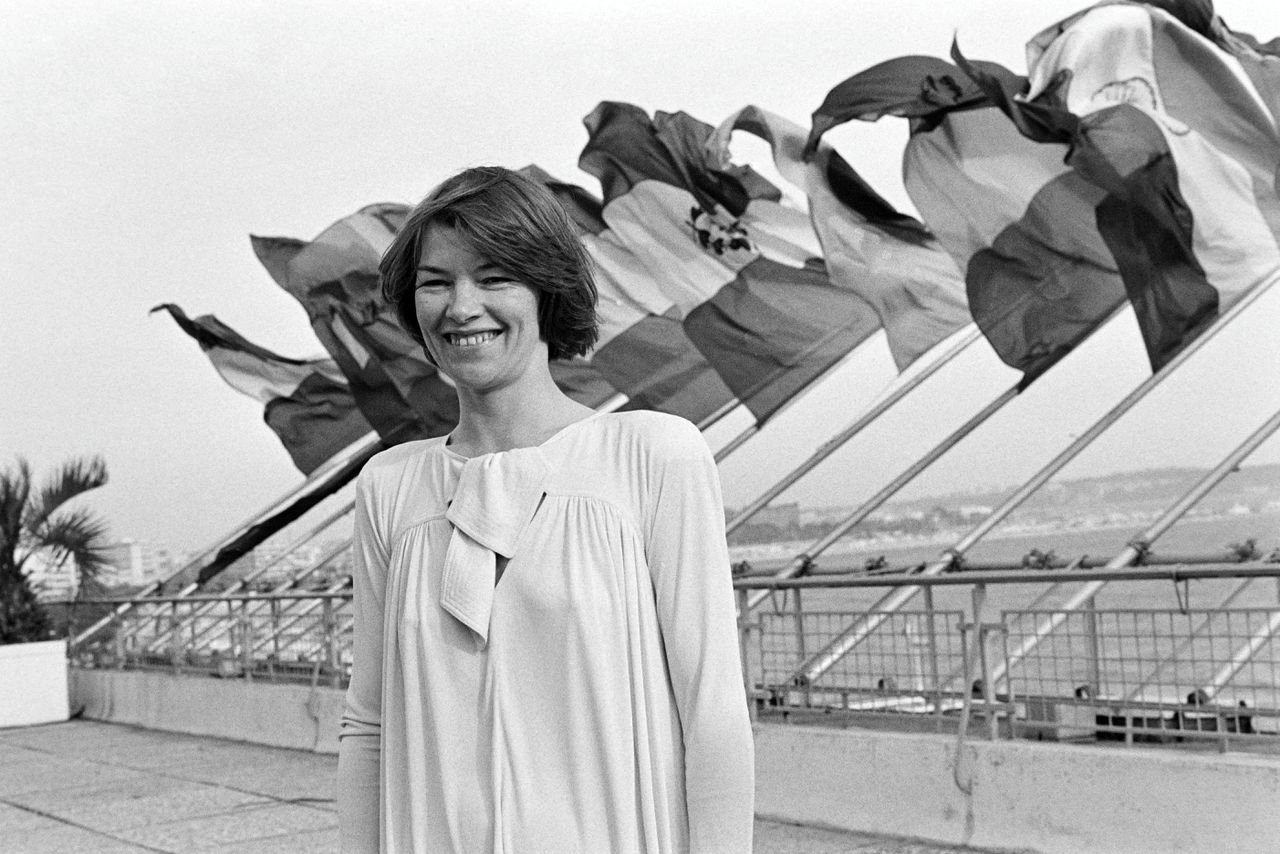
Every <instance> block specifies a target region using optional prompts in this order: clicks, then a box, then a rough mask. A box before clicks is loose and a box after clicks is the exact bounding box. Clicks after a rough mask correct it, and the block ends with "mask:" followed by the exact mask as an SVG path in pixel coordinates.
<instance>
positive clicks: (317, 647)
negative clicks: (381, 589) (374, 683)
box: [74, 593, 352, 687]
mask: <svg viewBox="0 0 1280 854" xmlns="http://www.w3.org/2000/svg"><path fill="white" fill-rule="evenodd" d="M351 622H352V617H351V597H350V594H342V593H326V594H285V595H260V594H249V595H243V596H224V597H199V598H196V597H191V598H188V599H185V600H184V599H183V598H179V597H172V598H169V599H166V600H162V601H154V602H141V601H140V602H139V603H138V604H137V605H136V606H135V607H134V608H132V609H130V610H129V611H128V612H126V613H124V614H122V615H120V616H119V617H118V618H117V619H116V621H115V623H114V624H113V625H112V627H111V631H108V632H103V633H101V634H100V635H99V636H97V637H95V638H94V639H93V640H92V641H89V642H86V643H82V644H80V645H79V646H77V647H76V649H75V650H74V657H75V660H76V663H77V664H79V665H80V666H82V667H96V668H118V669H165V670H173V671H178V672H187V673H193V672H203V673H207V674H208V675H210V676H217V677H222V678H245V679H265V680H269V681H309V682H313V683H322V684H327V685H334V686H338V687H341V686H344V685H345V684H346V682H347V679H348V677H349V675H350V668H351V634H352V633H351Z"/></svg>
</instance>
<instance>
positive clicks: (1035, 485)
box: [794, 276, 1280, 681]
mask: <svg viewBox="0 0 1280 854" xmlns="http://www.w3.org/2000/svg"><path fill="white" fill-rule="evenodd" d="M1277 281H1280V276H1277V277H1275V278H1272V279H1270V280H1268V281H1266V282H1263V283H1262V284H1260V285H1256V286H1255V287H1254V288H1253V290H1251V291H1249V292H1248V293H1246V294H1245V295H1244V296H1242V297H1241V298H1240V299H1238V300H1237V301H1236V302H1235V304H1234V305H1232V306H1231V307H1230V308H1229V309H1227V310H1226V311H1225V312H1223V313H1222V315H1221V316H1219V317H1218V319H1217V320H1216V321H1214V323H1213V324H1212V325H1211V326H1210V327H1209V328H1207V329H1205V330H1204V331H1203V332H1201V333H1200V334H1199V335H1198V336H1197V337H1196V338H1194V339H1192V340H1191V341H1189V342H1187V344H1186V345H1184V346H1183V348H1182V349H1181V350H1179V351H1178V353H1177V355H1175V356H1174V357H1173V358H1172V359H1170V360H1169V361H1168V362H1167V363H1165V365H1164V367H1162V368H1161V369H1160V370H1159V371H1156V372H1155V373H1154V374H1152V375H1151V376H1149V377H1147V378H1146V379H1145V380H1143V381H1142V382H1141V383H1139V384H1138V386H1137V387H1136V388H1135V389H1134V390H1133V391H1131V392H1129V394H1127V395H1126V396H1125V397H1124V399H1123V400H1121V401H1120V402H1119V403H1117V404H1116V405H1115V406H1114V407H1112V409H1111V410H1110V411H1109V412H1107V414H1105V415H1103V416H1102V417H1101V418H1099V419H1098V420H1097V421H1096V422H1094V424H1093V425H1092V426H1091V427H1089V429H1088V430H1086V431H1084V432H1083V433H1081V434H1080V436H1079V437H1078V438H1076V439H1075V440H1074V441H1072V442H1071V444H1070V445H1068V446H1067V447H1066V448H1065V449H1064V450H1063V451H1062V452H1061V453H1059V454H1058V455H1057V456H1056V457H1054V458H1053V459H1052V460H1050V461H1049V463H1048V464H1047V465H1046V466H1045V467H1044V468H1042V469H1041V470H1040V471H1039V472H1037V473H1036V474H1035V475H1034V476H1032V478H1031V479H1030V480H1028V481H1027V482H1026V483H1024V484H1023V485H1022V486H1021V487H1019V488H1018V489H1017V490H1016V491H1015V492H1014V493H1013V494H1012V495H1010V496H1009V497H1008V498H1006V499H1005V500H1004V502H1003V503H1002V504H1001V505H1000V506H999V507H998V508H996V509H995V510H994V511H992V513H991V515H990V516H988V517H987V518H986V519H984V520H983V521H982V522H981V523H979V524H978V526H977V527H975V528H974V529H973V530H972V531H970V532H969V533H968V534H967V535H966V536H965V537H964V538H963V539H961V540H960V542H958V543H957V544H956V545H954V546H952V547H951V548H950V549H948V550H947V551H945V552H943V555H942V557H941V558H940V559H938V560H936V561H934V562H933V563H931V564H929V565H928V566H927V567H925V569H924V570H923V572H922V573H921V574H922V575H937V574H939V573H941V572H943V571H945V570H946V569H947V567H949V566H950V565H951V564H952V563H953V562H954V561H955V559H956V557H957V556H960V555H963V554H964V553H965V552H966V551H967V550H968V549H970V548H972V547H973V545H974V544H975V543H977V542H978V541H979V540H981V539H982V538H983V537H984V536H986V535H987V534H988V533H989V532H990V531H991V530H992V529H993V528H995V527H996V526H997V525H998V524H1000V523H1001V522H1002V521H1004V519H1005V517H1006V516H1008V515H1009V514H1010V513H1012V512H1013V511H1014V510H1015V509H1017V508H1018V506H1019V505H1021V504H1022V502H1023V501H1025V500H1026V499H1027V498H1028V497H1029V496H1030V495H1031V494H1032V493H1033V492H1035V491H1036V490H1037V489H1039V488H1040V487H1041V486H1043V485H1044V484H1045V483H1046V482H1047V481H1048V480H1049V479H1050V478H1051V477H1053V476H1054V475H1055V474H1057V473H1058V472H1059V471H1060V470H1061V469H1062V468H1063V467H1064V466H1066V464H1067V463H1069V462H1070V461H1071V460H1072V459H1074V458H1075V457H1076V456H1077V455H1079V453H1080V452H1081V451H1083V450H1084V449H1085V448H1086V447H1088V446H1089V445H1090V444H1092V443H1093V441H1094V440H1095V439H1097V438H1098V437H1099V436H1100V435H1102V434H1103V433H1104V432H1106V431H1107V429H1109V428H1110V427H1111V426H1112V425H1113V424H1115V422H1116V421H1119V420H1120V418H1121V417H1122V416H1123V415H1124V414H1125V413H1127V412H1128V411H1129V410H1130V409H1132V408H1133V407H1134V406H1136V405H1137V403H1138V402H1139V401H1140V400H1142V399H1143V398H1144V397H1146V396H1147V395H1148V394H1149V393H1150V392H1151V391H1152V390H1153V389H1154V388H1155V387H1156V386H1158V385H1159V384H1160V383H1161V382H1163V381H1164V380H1165V379H1167V378H1168V377H1170V376H1172V375H1173V373H1174V372H1175V371H1177V370H1178V368H1180V367H1182V365H1183V364H1184V363H1185V362H1186V361H1187V360H1188V359H1190V358H1191V357H1192V356H1193V355H1195V354H1196V353H1197V352H1199V351H1200V348H1202V347H1203V346H1204V345H1205V344H1207V343H1208V342H1209V341H1210V340H1212V339H1213V338H1214V336H1216V335H1217V334H1218V333H1219V332H1221V331H1222V330H1223V329H1225V328H1226V327H1227V325H1228V324H1229V323H1230V322H1231V321H1232V320H1234V319H1235V318H1236V317H1237V316H1239V314H1240V313H1241V312H1243V311H1244V310H1245V308H1247V307H1248V306H1250V305H1252V304H1253V303H1254V302H1256V301H1257V300H1258V298H1259V297H1261V296H1262V295H1263V294H1264V293H1266V291H1267V290H1268V289H1270V288H1271V287H1272V286H1273V285H1274V284H1275V283H1276V282H1277ZM1277 427H1280V413H1277V414H1276V415H1275V416H1273V417H1272V419H1271V420H1270V421H1268V422H1267V424H1266V425H1264V427H1263V428H1260V430H1259V431H1258V433H1255V434H1254V436H1253V437H1250V440H1249V441H1246V443H1245V444H1244V445H1242V446H1241V447H1240V448H1239V449H1237V451H1236V452H1234V453H1233V454H1232V455H1231V456H1230V457H1228V460H1229V461H1231V464H1230V465H1225V463H1224V466H1225V467H1224V466H1219V467H1218V468H1216V469H1214V471H1213V472H1211V473H1210V475H1209V477H1207V478H1206V479H1205V481H1209V480H1210V478H1212V482H1211V483H1204V482H1202V483H1204V488H1203V491H1200V487H1199V486H1198V487H1197V488H1196V489H1193V490H1192V491H1191V492H1190V493H1188V494H1187V496H1185V497H1184V498H1183V499H1182V500H1181V501H1179V502H1178V503H1177V504H1176V505H1175V506H1174V507H1173V508H1171V509H1170V511H1168V513H1166V516H1165V517H1162V518H1161V520H1159V521H1158V522H1157V523H1156V524H1155V525H1153V526H1152V528H1151V530H1153V531H1156V534H1155V536H1158V535H1159V534H1160V533H1163V532H1164V531H1165V530H1166V529H1167V528H1168V527H1169V526H1170V525H1172V524H1173V522H1174V521H1176V520H1177V519H1178V517H1180V516H1181V515H1182V514H1183V513H1185V512H1186V511H1187V509H1188V508H1190V507H1191V506H1192V505H1193V504H1195V502H1196V501H1198V500H1199V499H1200V497H1201V496H1202V495H1203V493H1204V492H1208V490H1209V489H1210V488H1211V487H1212V486H1213V485H1214V484H1216V483H1217V482H1218V481H1219V480H1221V479H1222V478H1224V477H1226V475H1227V474H1228V473H1229V472H1230V471H1231V469H1232V468H1234V467H1235V463H1236V462H1239V460H1240V459H1243V458H1244V457H1245V456H1248V454H1249V452H1251V451H1252V450H1253V449H1254V448H1255V447H1257V445H1259V444H1261V443H1262V441H1263V440H1265V438H1266V437H1267V436H1269V435H1270V434H1271V433H1272V432H1274V431H1275V430H1276V428H1277ZM1255 437H1256V442H1255V441H1253V440H1254V438H1255ZM1162 523H1163V524H1162ZM1154 538H1155V537H1154V536H1150V537H1146V538H1144V540H1145V542H1147V543H1149V542H1150V541H1151V540H1152V539H1154ZM1141 553H1142V552H1141V549H1139V548H1136V547H1134V546H1133V545H1130V546H1129V547H1128V548H1126V549H1125V550H1124V551H1123V552H1121V553H1120V554H1119V555H1117V556H1116V557H1115V558H1114V559H1112V560H1111V561H1109V562H1108V563H1107V568H1109V569H1110V568H1115V567H1113V565H1115V566H1116V567H1119V566H1128V565H1129V564H1130V563H1131V562H1133V561H1134V560H1137V558H1138V556H1139V555H1140V554H1141ZM1088 586H1091V585H1086V587H1088ZM919 589H920V588H919V587H904V588H900V589H899V590H897V591H896V592H895V593H893V594H891V595H889V596H886V597H885V598H884V599H883V600H881V602H880V603H877V604H876V605H875V606H874V607H875V608H876V609H877V610H879V609H882V608H883V610H897V609H898V608H900V607H902V605H903V604H904V603H905V602H907V601H908V600H910V599H911V597H913V596H914V595H915V594H916V593H917V592H918V591H919ZM1096 592H1097V591H1096V590H1093V591H1090V592H1087V593H1083V595H1081V594H1077V595H1076V596H1075V597H1072V600H1071V601H1072V603H1073V604H1070V605H1067V606H1064V609H1063V610H1071V609H1073V608H1078V607H1079V606H1080V603H1081V602H1083V601H1084V600H1085V599H1087V598H1088V597H1089V596H1091V595H1093V593H1096ZM1063 619H1064V617H1063V616H1062V615H1061V614H1058V615H1055V617H1052V618H1050V619H1049V620H1047V621H1046V623H1045V624H1042V626H1041V629H1043V630H1044V631H1043V632H1042V631H1040V630H1037V633H1036V636H1033V637H1031V638H1028V639H1027V640H1026V641H1024V642H1023V644H1022V645H1021V646H1020V647H1019V648H1018V649H1017V650H1015V651H1014V652H1012V653H1010V656H1009V661H1008V662H1007V663H1006V665H1012V664H1014V663H1016V662H1017V661H1019V660H1020V659H1021V658H1022V656H1024V655H1025V654H1026V653H1027V652H1028V651H1029V650H1031V649H1032V648H1034V647H1035V645H1036V644H1038V643H1039V642H1040V638H1041V637H1042V636H1043V634H1047V633H1048V632H1049V631H1052V630H1053V629H1054V628H1056V627H1057V626H1058V625H1059V624H1061V622H1062V620H1063ZM1055 620H1056V622H1055ZM870 622H872V621H871V620H861V621H857V622H855V623H854V624H853V625H852V626H850V627H849V628H848V629H846V630H845V631H844V632H843V633H841V634H840V636H838V637H837V638H836V639H835V640H834V641H832V643H831V644H830V645H829V646H828V647H827V649H825V650H823V651H822V652H821V653H819V654H818V655H817V656H815V657H814V659H813V660H812V661H810V662H809V663H808V664H807V665H806V666H805V667H804V668H802V669H801V671H800V672H798V673H796V674H795V677H794V678H795V679H796V680H797V681H805V680H812V679H817V678H818V677H820V676H821V675H822V674H823V673H825V672H826V671H827V669H828V668H830V667H831V666H832V665H833V664H835V662H837V661H839V660H840V659H841V658H842V657H844V655H845V654H846V653H848V652H849V650H851V649H853V648H854V647H855V646H857V645H858V644H859V643H861V642H862V640H863V639H864V638H865V637H866V636H867V634H869V632H870V631H871V630H873V629H874V628H875V625H871V626H870V627H869V628H868V627H867V626H866V623H870ZM1049 622H1053V625H1052V626H1050V627H1048V628H1045V626H1046V625H1047V623H1049ZM876 625H878V623H876ZM1006 665H1001V666H1000V667H998V668H997V673H996V674H995V677H994V678H996V679H1000V678H1002V676H1003V673H1004V671H1005V670H1006Z"/></svg>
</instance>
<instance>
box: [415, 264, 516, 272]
mask: <svg viewBox="0 0 1280 854" xmlns="http://www.w3.org/2000/svg"><path fill="white" fill-rule="evenodd" d="M416 269H417V271H418V272H419V273H436V274H438V275H445V274H447V273H449V271H448V270H445V269H443V268H441V267H432V266H431V265H430V264H419V265H418V266H417V268H416ZM476 270H478V271H481V272H488V271H498V272H505V270H504V268H503V266H502V265H501V264H495V263H494V262H492V261H486V262H485V263H483V264H481V265H480V266H479V267H477V268H476Z"/></svg>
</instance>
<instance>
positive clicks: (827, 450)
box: [725, 326, 1016, 612]
mask: <svg viewBox="0 0 1280 854" xmlns="http://www.w3.org/2000/svg"><path fill="white" fill-rule="evenodd" d="M981 337H982V333H981V332H980V331H979V330H978V328H977V326H974V327H972V328H970V329H969V330H968V331H967V332H965V333H964V334H963V335H960V336H959V337H958V338H956V340H955V341H954V342H953V343H952V344H951V346H949V347H947V349H946V350H944V351H943V352H942V353H940V354H938V356H937V357H936V358H935V359H933V360H932V361H931V362H930V363H929V364H928V365H927V366H925V367H924V368H923V369H922V370H920V371H919V372H918V373H916V374H914V375H913V376H911V377H909V378H908V379H906V380H905V381H903V382H901V383H899V384H897V385H896V387H894V388H893V390H892V391H891V392H890V393H889V394H888V395H886V396H884V397H883V398H881V399H880V400H879V401H877V402H876V403H875V404H874V405H873V406H872V407H871V408H870V409H868V410H867V411H866V412H864V413H863V414H862V415H860V416H858V418H857V419H856V420H855V421H854V422H853V423H852V424H850V425H849V426H848V427H846V428H845V429H843V430H841V431H840V432H839V433H837V434H836V435H835V436H832V437H831V438H830V439H828V440H827V441H826V442H824V443H823V444H822V445H821V446H820V447H819V448H818V449H817V450H816V451H814V452H813V454H811V455H810V456H809V458H808V459H806V460H805V461H804V462H802V463H801V464H800V465H798V466H797V467H796V468H794V469H792V470H791V471H790V472H788V473H787V474H786V475H785V476H784V477H783V478H782V479H781V480H779V481H778V482H777V483H775V484H773V486H770V487H769V488H768V489H766V490H765V491H764V492H763V493H761V494H760V495H759V496H757V497H756V499H755V500H754V501H752V502H751V503H750V504H748V505H747V506H746V507H744V508H743V509H742V510H741V511H739V513H738V514H737V515H736V516H734V517H733V518H732V519H730V520H729V522H728V524H727V525H725V533H726V534H730V533H732V532H733V531H734V530H736V529H737V528H739V527H741V526H742V525H743V524H745V523H746V522H747V521H748V520H749V519H750V518H751V517H752V516H754V515H755V514H756V513H758V512H759V511H760V510H761V509H762V508H764V507H765V506H767V505H768V504H769V502H771V501H773V500H774V499H775V498H777V497H778V496H779V495H781V494H782V493H783V492H785V491H786V490H787V489H789V488H790V487H791V486H792V485H793V484H794V483H795V482H796V481H798V480H800V479H801V478H802V477H804V476H805V475H806V474H808V473H809V472H811V471H813V469H815V468H817V467H818V465H819V464H820V463H822V462H823V461H824V460H826V459H827V458H828V457H830V456H831V455H832V454H834V453H835V452H836V451H837V450H839V449H840V447H841V446H843V445H844V444H845V443H846V442H848V441H849V440H850V439H852V438H853V437H854V436H856V435H858V433H860V432H861V431H862V430H864V429H865V428H866V427H867V426H868V425H869V424H871V422H873V421H875V420H876V419H877V418H879V417H880V416H881V415H883V414H884V413H886V412H888V411H889V410H890V409H892V408H893V407H894V405H895V404H897V403H898V402H899V401H901V400H902V399H903V398H904V397H906V396H907V395H908V394H910V393H911V392H912V391H914V390H915V389H916V388H918V387H919V386H920V385H921V384H922V383H924V381H925V380H927V379H928V378H929V377H931V376H933V375H934V374H935V373H937V371H938V370H939V369H940V368H942V367H943V366H944V365H946V364H947V363H948V362H950V361H951V360H952V359H954V358H955V357H957V356H958V355H960V353H961V351H963V350H964V349H965V348H966V347H968V346H969V345H970V344H972V343H973V342H974V341H977V340H978V339H979V338H981ZM1007 394H1008V393H1007V392H1006V395H1007ZM1015 394H1016V392H1015ZM1005 402H1007V400H1005V401H1003V402H1001V403H1000V404H999V405H997V406H996V407H995V408H996V409H998V408H999V406H1002V405H1004V403H1005ZM988 408H989V409H990V407H988ZM985 411H986V410H984V412H985ZM991 411H992V412H994V409H992V410H991ZM984 417H985V416H984ZM976 426H977V423H974V424H973V427H976ZM969 429H970V430H971V429H972V427H970V428H969ZM961 430H964V428H963V427H962V428H961ZM957 432H959V431H957ZM964 432H965V433H967V432H968V430H965V431H964ZM952 436H953V437H954V441H944V443H943V445H940V446H938V448H935V449H934V451H931V452H930V455H931V456H930V457H929V458H928V460H929V462H932V461H933V460H934V459H937V457H938V456H941V455H942V453H944V452H945V451H946V450H947V449H948V448H950V447H951V446H952V445H954V444H955V442H958V441H960V439H961V438H963V434H962V435H959V436H957V435H956V434H952ZM944 446H945V447H944ZM927 464H928V463H925V465H927ZM917 466H919V463H917ZM916 468H917V467H916V466H913V467H912V469H916ZM912 469H908V471H907V472H905V473H904V474H903V475H900V476H899V477H898V478H897V479H895V480H894V481H893V482H892V483H891V484H889V486H887V487H885V490H891V491H889V492H888V494H887V495H885V496H884V497H883V498H881V497H880V493H877V495H876V496H874V497H873V498H872V499H871V500H870V501H867V502H865V503H864V504H863V505H862V507H859V508H858V510H856V511H855V512H854V514H853V516H851V517H849V518H850V519H853V521H852V522H849V523H848V524H847V526H843V530H842V531H841V536H843V533H844V531H847V530H849V528H851V527H853V526H854V525H856V524H857V523H858V522H860V521H862V520H863V519H864V518H866V516H867V515H868V514H869V513H871V511H873V510H874V509H875V508H876V507H878V506H880V504H881V503H883V502H884V500H885V499H887V498H888V496H889V495H892V494H893V493H894V492H896V491H897V490H898V489H900V488H901V487H902V486H903V485H905V483H906V482H907V481H908V480H910V479H911V478H913V477H915V476H916V475H917V474H918V473H919V470H923V467H920V469H919V470H914V471H913V470H912ZM904 477H905V478H906V480H903V478H904ZM885 490H882V491H881V492H884V491H885ZM873 502H874V504H873ZM864 511H865V512H864ZM854 517H856V518H854ZM846 521H847V520H846ZM837 539H838V537H837ZM832 542H834V540H833V541H832ZM827 545H829V543H827V544H824V543H823V540H819V541H818V542H817V543H815V544H814V545H812V546H810V547H809V549H808V550H806V552H805V553H804V554H803V555H800V556H799V557H797V558H796V560H794V561H793V562H792V563H790V564H788V565H787V566H785V567H783V568H782V569H780V570H778V572H777V573H775V575H774V577H775V578H792V577H794V576H796V575H799V574H800V573H802V572H804V570H805V567H806V566H807V565H808V563H809V561H810V560H812V559H813V557H815V556H816V555H817V554H818V553H819V552H821V551H822V550H824V549H825V548H826V547H827ZM768 597H769V591H767V590H754V591H752V592H751V593H750V594H749V595H748V596H747V611H748V612H749V611H750V610H751V609H753V608H755V607H757V606H758V605H759V604H760V603H761V602H763V601H764V600H765V599H767V598H768Z"/></svg>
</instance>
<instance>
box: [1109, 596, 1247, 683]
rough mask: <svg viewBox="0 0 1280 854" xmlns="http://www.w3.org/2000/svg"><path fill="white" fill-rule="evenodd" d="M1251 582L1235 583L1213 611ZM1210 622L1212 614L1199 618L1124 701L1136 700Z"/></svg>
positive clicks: (1224, 604)
mask: <svg viewBox="0 0 1280 854" xmlns="http://www.w3.org/2000/svg"><path fill="white" fill-rule="evenodd" d="M1253 582H1254V579H1252V578H1246V579H1245V580H1244V581H1242V582H1240V583H1239V584H1237V585H1236V587H1235V589H1234V590H1232V591H1231V592H1230V593H1228V594H1227V596H1226V598H1224V599H1223V600H1222V601H1221V602H1219V603H1218V604H1217V605H1216V606H1215V608H1214V610H1215V611H1223V610H1225V609H1226V608H1227V607H1229V606H1230V605H1231V603H1232V602H1234V601H1235V600H1237V599H1239V598H1240V596H1241V595H1243V594H1244V592H1245V591H1246V590H1248V589H1249V588H1250V587H1251V586H1253ZM1212 623H1213V615H1212V614H1211V615H1209V616H1207V617H1205V618H1204V619H1203V620H1201V621H1200V622H1199V623H1198V624H1197V625H1196V627H1195V628H1193V629H1192V630H1191V631H1190V632H1188V633H1187V636H1186V637H1185V638H1183V639H1182V640H1181V641H1179V642H1178V644H1177V645H1176V646H1175V647H1174V648H1173V650H1172V651H1171V652H1170V653H1169V654H1168V655H1166V656H1165V657H1164V658H1162V659H1160V660H1159V661H1157V662H1156V664H1155V666H1154V667H1152V668H1151V670H1150V672H1149V673H1148V674H1147V676H1146V677H1145V678H1143V680H1142V681H1141V682H1139V683H1138V684H1137V686H1136V687H1134V689H1133V690H1132V691H1130V692H1129V693H1128V694H1125V695H1124V701H1125V702H1126V703H1132V702H1134V701H1136V700H1137V699H1138V697H1139V696H1141V694H1142V692H1143V691H1145V690H1146V689H1147V688H1148V687H1149V686H1150V685H1151V683H1153V682H1155V681H1156V679H1157V678H1158V677H1159V676H1160V674H1161V673H1163V672H1164V671H1165V669H1166V668H1167V667H1168V666H1169V665H1171V664H1173V663H1174V662H1176V661H1177V660H1178V658H1179V657H1180V656H1181V655H1182V654H1183V653H1184V652H1186V651H1187V650H1188V649H1189V648H1190V647H1191V644H1192V643H1193V642H1194V641H1195V640H1196V638H1198V637H1199V636H1200V635H1201V634H1202V633H1203V632H1205V631H1207V630H1208V629H1209V627H1210V625H1211V624H1212Z"/></svg>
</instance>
